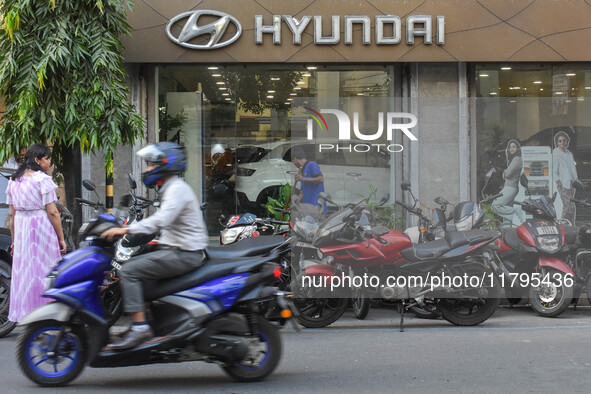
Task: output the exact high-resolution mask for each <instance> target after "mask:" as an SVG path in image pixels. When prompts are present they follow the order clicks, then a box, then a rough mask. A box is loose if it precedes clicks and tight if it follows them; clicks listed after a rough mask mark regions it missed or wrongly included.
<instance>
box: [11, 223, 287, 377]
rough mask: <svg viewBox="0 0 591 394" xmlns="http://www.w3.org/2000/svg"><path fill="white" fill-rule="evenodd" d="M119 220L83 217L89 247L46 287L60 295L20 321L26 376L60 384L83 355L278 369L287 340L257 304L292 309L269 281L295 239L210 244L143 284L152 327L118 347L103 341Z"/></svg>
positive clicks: (247, 373)
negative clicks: (165, 275) (185, 269)
mask: <svg viewBox="0 0 591 394" xmlns="http://www.w3.org/2000/svg"><path fill="white" fill-rule="evenodd" d="M116 226H119V224H118V222H117V220H116V219H115V218H114V217H113V216H110V215H107V214H104V213H103V214H99V215H98V217H97V218H95V219H93V220H92V221H90V222H89V223H86V224H85V225H83V226H82V228H81V230H80V233H81V235H82V239H84V240H85V241H86V243H87V246H85V247H83V248H81V249H78V250H76V251H74V252H72V253H69V254H67V255H65V256H64V257H63V259H62V260H61V261H59V263H58V264H57V266H56V267H55V269H54V270H53V271H52V272H51V273H50V274H49V275H48V277H47V281H48V283H47V289H48V290H47V291H46V292H45V294H44V296H45V297H49V298H52V299H54V300H55V301H54V302H52V303H49V304H46V305H43V306H41V307H39V308H37V309H35V310H34V311H33V312H31V313H30V314H29V315H27V316H26V317H25V318H24V319H23V321H21V322H20V325H21V326H24V327H23V330H22V331H21V333H20V334H19V336H18V339H17V345H16V357H17V361H18V365H19V367H20V368H21V370H22V371H23V372H24V374H25V375H26V376H27V377H28V378H29V379H31V380H32V381H33V382H35V383H37V384H39V385H41V386H60V385H64V384H66V383H68V382H70V381H72V380H73V379H74V378H76V377H77V376H78V375H79V374H80V372H81V371H82V370H83V369H84V366H85V365H86V364H87V363H88V364H89V365H90V366H91V367H123V366H133V365H144V364H152V363H164V362H166V363H170V362H184V361H196V360H202V361H207V362H215V363H218V364H220V365H221V367H222V368H223V369H224V371H226V372H227V373H228V374H229V375H230V376H232V377H233V378H235V379H237V380H239V381H257V380H261V379H263V378H265V377H266V376H267V375H269V374H270V373H271V372H272V371H273V370H274V369H275V367H276V366H277V364H278V363H279V359H280V357H281V348H282V345H281V338H280V335H279V330H278V327H277V325H275V324H273V323H270V322H269V321H268V320H267V319H265V318H264V317H263V314H262V313H261V312H260V310H259V309H260V308H261V307H262V306H263V305H265V304H268V303H269V302H274V303H276V305H278V306H279V307H280V309H281V316H282V317H284V318H286V319H289V318H290V317H291V315H292V312H293V311H292V308H291V305H290V304H289V303H288V302H287V301H286V299H285V298H284V294H283V293H281V292H279V291H277V289H276V288H274V287H272V284H273V283H274V282H275V281H276V280H277V278H278V277H279V275H280V274H281V269H280V267H279V266H278V265H277V264H276V262H275V261H276V260H277V258H278V255H279V254H280V253H284V250H283V249H285V248H289V240H286V239H285V238H283V237H277V238H275V237H273V239H271V237H266V238H267V239H266V240H265V242H264V243H263V244H260V245H258V244H253V245H250V247H247V248H246V249H247V250H244V249H242V250H241V251H240V253H239V255H240V256H242V257H238V254H232V253H229V252H228V251H224V250H216V249H215V248H214V249H212V250H210V251H209V252H208V253H207V254H208V261H207V262H206V264H205V265H204V266H202V267H201V268H199V269H197V270H196V271H193V272H190V273H188V274H186V275H183V276H180V277H176V278H171V279H167V280H162V281H153V282H150V283H145V284H144V293H145V294H144V296H145V300H146V302H147V303H148V305H149V306H148V320H149V323H150V325H151V327H152V329H153V331H154V333H155V335H156V336H155V337H154V338H153V339H151V340H150V341H149V342H146V343H142V344H140V345H138V346H136V347H135V348H132V349H127V350H120V351H115V350H110V349H109V348H105V346H106V345H107V343H108V342H109V325H110V324H111V323H108V322H109V321H110V319H109V318H110V316H109V312H108V309H107V308H105V307H104V305H102V304H103V302H102V299H101V296H100V288H101V286H102V285H103V281H104V280H105V277H106V276H107V275H108V274H109V272H110V271H111V262H112V260H113V253H114V244H113V242H109V241H107V240H105V239H102V238H100V237H99V236H100V234H102V233H103V232H104V231H105V230H107V229H109V228H112V227H116ZM245 246H246V245H245ZM220 249H223V248H220Z"/></svg>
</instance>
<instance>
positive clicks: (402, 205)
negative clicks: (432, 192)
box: [396, 201, 423, 217]
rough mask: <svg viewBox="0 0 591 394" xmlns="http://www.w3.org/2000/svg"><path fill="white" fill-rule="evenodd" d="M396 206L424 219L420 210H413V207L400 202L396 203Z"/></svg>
mask: <svg viewBox="0 0 591 394" xmlns="http://www.w3.org/2000/svg"><path fill="white" fill-rule="evenodd" d="M396 204H398V205H400V206H401V207H402V208H404V209H406V210H407V211H408V212H410V213H412V214H415V215H417V216H419V217H423V214H422V213H421V211H420V210H418V209H414V208H412V207H410V206H408V205H406V204H405V203H403V202H400V201H396Z"/></svg>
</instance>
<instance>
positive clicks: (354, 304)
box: [351, 288, 371, 320]
mask: <svg viewBox="0 0 591 394" xmlns="http://www.w3.org/2000/svg"><path fill="white" fill-rule="evenodd" d="M351 308H353V313H354V314H355V318H357V319H359V320H364V319H365V318H366V317H367V315H368V314H369V310H370V308H371V300H370V299H369V298H367V297H366V295H365V289H363V288H356V289H352V290H351Z"/></svg>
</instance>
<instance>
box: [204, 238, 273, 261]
mask: <svg viewBox="0 0 591 394" xmlns="http://www.w3.org/2000/svg"><path fill="white" fill-rule="evenodd" d="M284 242H285V237H284V236H283V235H270V236H264V237H254V238H247V239H243V240H242V241H239V242H236V243H233V244H230V245H226V246H211V247H208V248H207V249H205V254H206V255H207V256H208V257H209V258H210V259H211V260H231V259H236V258H240V257H248V256H258V255H261V254H264V253H265V252H268V251H270V250H271V249H273V248H276V247H277V246H279V245H281V244H282V243H284Z"/></svg>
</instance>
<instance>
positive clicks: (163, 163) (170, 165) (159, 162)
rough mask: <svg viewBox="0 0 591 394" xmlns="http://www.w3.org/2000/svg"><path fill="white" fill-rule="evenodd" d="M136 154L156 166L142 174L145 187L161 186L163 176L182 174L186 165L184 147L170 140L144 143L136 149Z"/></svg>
mask: <svg viewBox="0 0 591 394" xmlns="http://www.w3.org/2000/svg"><path fill="white" fill-rule="evenodd" d="M137 155H138V156H139V157H141V158H142V159H143V160H144V161H145V162H146V163H154V164H155V165H156V168H154V169H152V170H150V171H146V172H144V173H143V174H142V181H143V182H144V185H146V186H147V187H155V186H162V184H163V183H164V178H166V177H169V176H171V175H180V174H183V173H184V172H185V168H186V167H187V154H186V153H185V148H183V147H181V146H179V145H177V144H175V143H172V142H160V143H158V144H150V145H146V146H144V147H143V148H142V149H140V150H139V151H137Z"/></svg>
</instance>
